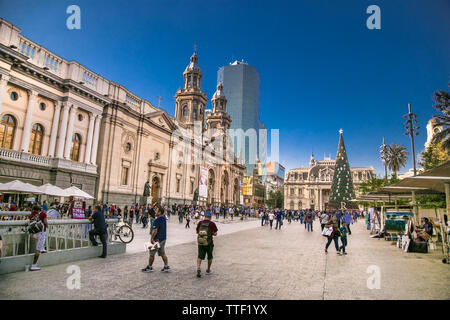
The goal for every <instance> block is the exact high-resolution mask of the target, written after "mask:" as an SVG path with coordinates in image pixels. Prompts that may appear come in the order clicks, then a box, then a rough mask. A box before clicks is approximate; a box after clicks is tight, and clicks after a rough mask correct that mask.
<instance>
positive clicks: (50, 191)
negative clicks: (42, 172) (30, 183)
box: [38, 183, 70, 197]
mask: <svg viewBox="0 0 450 320" xmlns="http://www.w3.org/2000/svg"><path fill="white" fill-rule="evenodd" d="M38 189H39V190H40V191H42V193H43V194H46V195H49V196H55V197H69V196H70V195H69V194H68V193H67V192H66V191H65V190H63V189H61V188H60V187H57V186H54V185H52V184H50V183H47V184H44V185H42V186H40V187H38Z"/></svg>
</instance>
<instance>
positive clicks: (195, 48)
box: [194, 43, 197, 54]
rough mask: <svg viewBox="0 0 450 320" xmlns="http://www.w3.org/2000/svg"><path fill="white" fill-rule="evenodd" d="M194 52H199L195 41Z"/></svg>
mask: <svg viewBox="0 0 450 320" xmlns="http://www.w3.org/2000/svg"><path fill="white" fill-rule="evenodd" d="M194 53H195V54H197V44H196V43H194Z"/></svg>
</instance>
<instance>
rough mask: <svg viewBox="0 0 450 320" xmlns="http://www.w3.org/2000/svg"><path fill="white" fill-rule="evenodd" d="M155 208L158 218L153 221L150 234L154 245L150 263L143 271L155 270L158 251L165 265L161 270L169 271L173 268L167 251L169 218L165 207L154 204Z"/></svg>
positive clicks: (151, 250)
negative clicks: (170, 265) (165, 213)
mask: <svg viewBox="0 0 450 320" xmlns="http://www.w3.org/2000/svg"><path fill="white" fill-rule="evenodd" d="M154 210H155V216H156V219H155V221H153V224H152V227H151V230H152V231H151V235H150V243H151V244H152V245H153V246H152V247H151V249H150V257H149V259H148V265H147V267H145V268H144V269H142V272H153V262H154V261H155V255H156V252H158V255H159V256H160V257H161V258H162V260H163V262H164V267H163V268H162V269H161V272H169V271H170V270H171V269H170V267H169V262H168V259H167V255H166V251H165V246H166V239H167V220H166V217H165V216H164V209H163V208H162V207H161V205H159V204H156V205H155V206H154Z"/></svg>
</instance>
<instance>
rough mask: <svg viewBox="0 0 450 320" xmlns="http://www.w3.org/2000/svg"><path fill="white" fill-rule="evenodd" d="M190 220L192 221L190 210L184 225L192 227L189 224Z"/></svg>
mask: <svg viewBox="0 0 450 320" xmlns="http://www.w3.org/2000/svg"><path fill="white" fill-rule="evenodd" d="M190 222H191V213H190V212H188V213H186V225H185V226H184V227H185V228H186V229H187V228H189V229H190V228H191V226H190V225H189V223H190Z"/></svg>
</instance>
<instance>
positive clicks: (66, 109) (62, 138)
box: [56, 102, 70, 158]
mask: <svg viewBox="0 0 450 320" xmlns="http://www.w3.org/2000/svg"><path fill="white" fill-rule="evenodd" d="M69 109H70V106H69V104H68V103H67V102H65V103H64V105H63V113H62V119H61V124H60V126H59V134H58V136H59V138H58V150H57V152H58V153H57V155H56V156H57V157H58V158H62V157H63V155H64V142H65V141H66V131H67V120H68V118H69Z"/></svg>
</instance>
